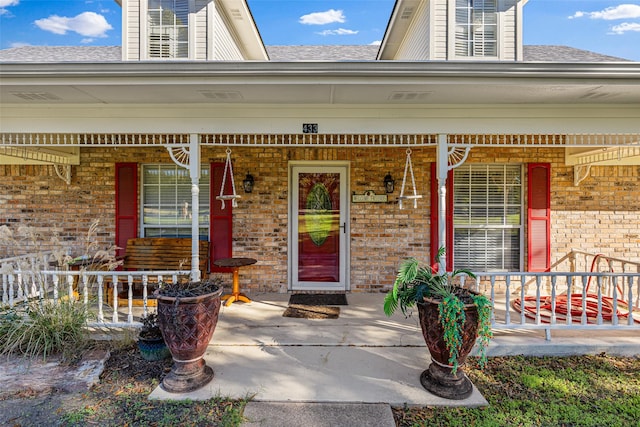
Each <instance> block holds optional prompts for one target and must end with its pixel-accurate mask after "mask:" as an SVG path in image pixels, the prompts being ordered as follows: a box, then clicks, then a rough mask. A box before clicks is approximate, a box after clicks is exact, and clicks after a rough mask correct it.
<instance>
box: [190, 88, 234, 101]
mask: <svg viewBox="0 0 640 427" xmlns="http://www.w3.org/2000/svg"><path fill="white" fill-rule="evenodd" d="M198 92H200V94H201V95H202V96H204V97H205V98H207V99H214V100H216V101H241V100H242V94H241V93H240V92H236V91H213V90H201V91H198Z"/></svg>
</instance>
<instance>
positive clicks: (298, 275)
mask: <svg viewBox="0 0 640 427" xmlns="http://www.w3.org/2000/svg"><path fill="white" fill-rule="evenodd" d="M346 170H347V168H346V167H321V166H320V167H319V166H294V167H293V174H292V177H293V182H292V187H294V188H292V190H293V191H292V193H293V195H294V197H293V200H292V222H293V227H292V241H291V246H292V254H293V257H292V258H293V259H292V261H293V262H292V264H291V269H292V273H293V274H292V278H293V289H340V290H345V289H346V280H345V277H346V259H347V258H346V233H347V230H346V227H347V224H346V217H347V216H346V204H347V201H346V198H345V195H346V194H347V187H346V184H347V183H346V180H347V175H346Z"/></svg>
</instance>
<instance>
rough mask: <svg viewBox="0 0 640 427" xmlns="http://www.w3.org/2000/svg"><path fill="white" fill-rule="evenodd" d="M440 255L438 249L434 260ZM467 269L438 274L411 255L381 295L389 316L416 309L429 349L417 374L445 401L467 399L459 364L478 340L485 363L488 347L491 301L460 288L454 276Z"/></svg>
mask: <svg viewBox="0 0 640 427" xmlns="http://www.w3.org/2000/svg"><path fill="white" fill-rule="evenodd" d="M443 255H444V248H440V250H439V251H438V254H437V256H436V262H438V261H439V260H440V258H441V257H442V256H443ZM460 275H467V276H469V277H471V278H475V276H474V275H473V273H472V272H471V271H469V270H464V269H462V270H455V271H453V272H452V273H451V274H441V273H439V272H437V271H436V270H435V269H433V268H432V267H431V266H428V265H426V266H425V265H421V264H420V262H419V261H418V260H417V259H415V258H408V259H406V260H404V261H403V262H402V263H401V264H400V268H399V270H398V274H397V277H396V280H395V282H394V284H393V289H392V290H391V291H390V292H389V293H387V295H386V297H385V299H384V312H385V314H386V315H387V316H391V315H392V314H393V313H394V312H395V311H396V310H397V308H398V307H399V308H400V310H401V311H402V313H403V314H405V315H406V316H408V315H410V314H411V312H410V311H409V309H410V308H411V307H414V306H417V307H418V315H419V319H420V326H421V329H422V334H423V337H424V339H425V342H426V344H427V347H428V348H429V352H430V353H431V359H432V362H431V364H430V365H429V369H427V370H425V371H424V372H422V374H421V375H420V383H421V384H422V386H423V387H424V388H425V389H427V390H428V391H430V392H432V393H433V394H435V395H437V396H440V397H445V398H448V399H465V398H467V397H469V396H470V395H471V393H472V391H473V386H472V384H471V381H470V380H469V378H468V377H467V376H466V375H465V373H464V372H463V370H462V365H464V362H465V361H466V358H467V356H468V355H469V353H470V352H471V350H472V349H473V346H474V345H475V343H476V340H477V341H478V345H479V354H480V365H481V366H484V363H485V361H486V347H487V346H488V344H489V341H490V340H491V338H492V336H493V334H492V331H491V311H492V304H491V301H490V300H489V299H488V298H487V297H485V296H484V295H481V294H478V293H476V292H473V291H471V290H469V289H466V288H463V287H460V286H459V285H458V284H456V281H455V278H456V277H457V276H460Z"/></svg>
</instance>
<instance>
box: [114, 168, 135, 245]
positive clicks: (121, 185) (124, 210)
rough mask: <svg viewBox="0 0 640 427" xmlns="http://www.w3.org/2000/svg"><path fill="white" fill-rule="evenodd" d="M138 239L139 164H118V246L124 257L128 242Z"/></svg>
mask: <svg viewBox="0 0 640 427" xmlns="http://www.w3.org/2000/svg"><path fill="white" fill-rule="evenodd" d="M136 237H138V164H137V163H116V245H117V246H118V247H120V248H122V249H120V250H118V253H117V255H118V256H122V255H124V251H125V248H126V247H127V240H129V239H133V238H136Z"/></svg>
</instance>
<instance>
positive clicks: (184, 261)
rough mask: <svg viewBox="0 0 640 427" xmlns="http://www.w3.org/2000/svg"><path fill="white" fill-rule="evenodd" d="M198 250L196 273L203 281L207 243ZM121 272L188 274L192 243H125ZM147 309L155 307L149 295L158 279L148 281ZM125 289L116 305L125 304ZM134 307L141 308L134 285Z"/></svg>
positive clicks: (170, 240) (147, 240) (139, 293)
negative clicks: (153, 271)
mask: <svg viewBox="0 0 640 427" xmlns="http://www.w3.org/2000/svg"><path fill="white" fill-rule="evenodd" d="M198 246H199V256H200V258H199V264H200V265H199V270H200V275H201V277H206V276H207V275H208V273H209V267H208V266H209V242H207V241H206V240H200V241H199V242H198ZM122 269H123V270H125V271H126V270H129V271H151V270H191V239H189V238H181V237H140V238H136V239H129V240H127V247H126V250H125V255H124V262H123V264H122ZM162 279H163V280H164V281H166V282H170V281H171V280H172V277H163V278H162ZM148 283H149V285H151V286H149V287H148V289H147V292H148V296H149V299H148V305H149V306H155V299H152V298H151V296H152V292H153V290H154V289H155V286H154V285H155V284H156V283H157V277H149V282H148ZM123 287H124V289H123V290H122V291H121V292H120V293H119V294H118V304H119V305H122V304H127V303H128V301H127V300H128V298H127V296H128V289H127V285H126V284H124V286H123ZM107 300H108V303H109V304H111V303H112V300H113V291H112V290H111V291H109V290H108V293H107ZM133 305H135V306H141V305H142V284H141V283H139V282H136V283H135V284H134V301H133Z"/></svg>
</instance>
